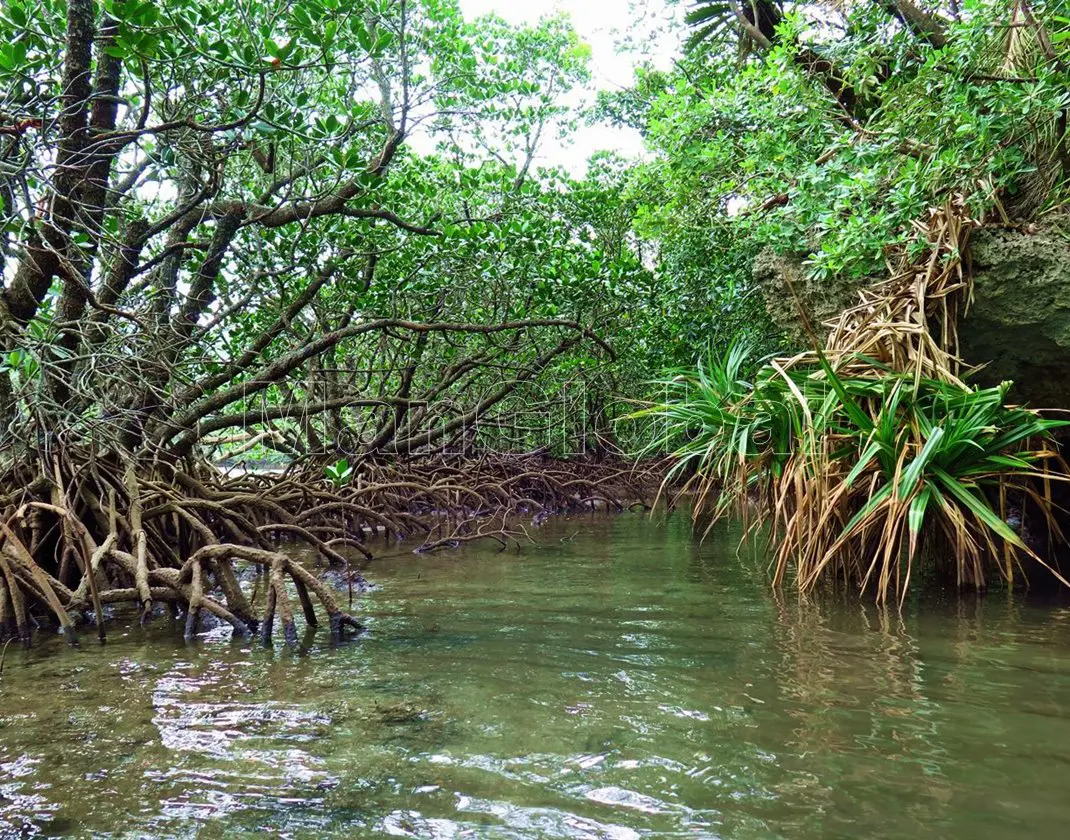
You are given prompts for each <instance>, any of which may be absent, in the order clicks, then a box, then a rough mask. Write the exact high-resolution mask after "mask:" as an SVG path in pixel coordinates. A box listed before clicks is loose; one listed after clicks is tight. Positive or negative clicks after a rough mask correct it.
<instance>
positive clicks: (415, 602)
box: [0, 516, 1070, 839]
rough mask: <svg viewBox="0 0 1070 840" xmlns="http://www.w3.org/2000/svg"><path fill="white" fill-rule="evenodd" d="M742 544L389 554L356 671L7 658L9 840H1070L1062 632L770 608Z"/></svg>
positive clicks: (313, 653)
mask: <svg viewBox="0 0 1070 840" xmlns="http://www.w3.org/2000/svg"><path fill="white" fill-rule="evenodd" d="M577 531H578V533H577ZM738 536H739V535H738V533H734V532H721V533H718V534H715V535H713V536H712V537H711V538H710V539H709V540H708V541H707V542H706V543H705V544H704V545H701V546H698V545H695V544H694V542H693V541H692V540H691V539H690V536H689V532H688V528H687V524H686V522H685V521H683V519H679V520H671V521H670V522H669V523H668V524H667V525H657V524H652V523H650V522H647V521H645V520H643V519H642V518H641V517H639V516H623V517H619V518H592V519H590V520H586V519H584V520H572V521H562V522H556V523H551V524H549V525H547V526H546V527H544V528H543V529H542V531H541V538H540V539H541V541H542V546H541V547H540V548H537V549H525V551H524V552H523V553H522V554H513V553H506V554H498V553H496V552H494V551H491V550H489V549H487V548H480V547H477V546H468V547H466V548H464V549H462V550H459V551H457V552H453V553H449V554H442V555H438V556H431V557H415V556H408V555H406V556H403V557H399V558H396V559H392V560H384V561H380V562H378V563H377V564H375V566H374V567H373V569H372V576H373V577H374V579H375V580H376V581H377V582H378V583H379V584H381V585H380V588H379V589H377V590H376V591H374V592H373V593H371V594H370V595H368V596H366V597H365V601H364V603H363V605H362V608H363V610H364V611H365V612H366V613H367V614H368V617H369V619H370V626H371V632H370V634H369V635H368V636H367V637H366V638H364V639H363V640H361V641H359V642H357V643H354V644H350V645H346V646H343V647H341V648H337V649H331V648H330V647H329V645H328V644H327V639H326V636H325V634H321V635H320V636H318V637H316V638H315V639H314V640H313V642H312V644H311V645H310V646H309V647H308V649H307V650H305V651H303V652H301V653H295V652H291V651H288V650H286V649H284V648H282V647H277V648H275V649H273V650H264V649H262V648H259V647H258V646H256V645H254V644H250V643H247V642H239V641H234V642H232V641H231V640H230V639H229V638H227V637H226V635H225V634H220V633H218V632H214V633H211V634H208V635H207V636H205V637H204V638H202V640H201V641H200V642H199V643H198V644H197V645H194V646H186V645H183V644H182V643H181V631H180V629H178V628H175V627H172V626H170V625H169V624H168V622H167V621H161V622H159V623H158V624H157V625H155V626H153V627H151V628H149V629H148V630H143V629H141V628H139V627H137V626H136V625H132V626H130V627H129V628H127V629H126V630H125V633H121V632H114V633H112V634H110V635H109V642H108V645H107V646H105V647H103V648H102V647H98V646H95V645H93V644H91V643H89V642H86V643H84V646H83V647H82V648H81V649H78V650H74V651H66V650H64V649H62V646H61V644H60V643H59V642H58V641H57V642H55V643H54V644H45V645H39V646H38V647H37V648H35V649H34V650H31V651H30V652H22V651H15V650H14V649H11V650H9V652H8V662H7V669H6V671H5V674H4V676H3V678H2V680H0V835H6V834H9V833H18V832H21V833H24V834H26V835H33V834H40V835H49V836H52V835H81V836H89V835H92V836H115V837H145V836H152V837H161V836H162V837H192V836H199V837H200V836H203V837H231V836H242V835H245V834H248V833H253V832H259V833H262V834H267V835H268V836H292V837H319V836H338V837H360V836H365V837H378V836H402V837H423V838H439V837H442V838H446V837H449V838H454V837H457V838H459V837H576V838H638V837H647V836H657V837H671V836H686V837H726V838H769V837H785V838H793V839H794V838H857V837H888V838H891V837H911V838H928V837H931V838H975V837H985V838H1000V837H1006V838H1011V837H1021V836H1030V837H1032V838H1044V837H1063V836H1065V826H1066V825H1067V824H1070V803H1068V801H1067V797H1066V796H1065V794H1064V791H1065V782H1064V774H1065V772H1066V770H1067V761H1068V759H1070V644H1068V643H1070V609H1068V608H1067V607H1066V606H1064V605H1060V604H1052V603H1050V602H1049V603H1046V604H1038V603H1032V602H1029V601H1027V600H1023V599H1021V598H1017V597H1010V596H1007V595H1003V594H999V595H992V596H989V597H988V598H983V599H982V598H964V599H959V598H947V599H945V600H940V599H938V598H931V597H930V598H928V599H927V600H925V601H924V602H923V603H917V602H912V603H911V604H909V605H908V607H907V608H906V609H905V610H904V613H903V614H902V615H900V614H898V613H895V612H887V611H881V610H878V609H876V608H875V607H873V606H871V605H860V604H859V603H858V602H857V600H851V599H849V598H839V597H836V596H834V595H832V594H828V595H825V596H823V597H821V598H819V599H817V600H814V601H800V600H799V599H797V598H795V597H794V596H782V597H779V598H778V597H774V596H773V595H772V594H771V593H770V592H769V591H768V589H767V587H766V584H765V572H764V564H763V563H762V562H761V561H758V560H755V559H752V558H746V557H737V556H736V554H735V549H736V544H737V541H738Z"/></svg>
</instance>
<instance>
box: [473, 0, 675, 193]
mask: <svg viewBox="0 0 1070 840" xmlns="http://www.w3.org/2000/svg"><path fill="white" fill-rule="evenodd" d="M460 5H461V9H462V11H463V12H464V16H465V17H466V18H467V19H469V20H471V19H472V18H475V17H478V16H479V15H484V14H488V13H491V12H493V13H494V14H497V15H499V16H500V17H502V18H505V20H507V21H510V22H513V23H518V24H519V23H535V22H536V21H538V19H539V18H540V17H542V16H544V15H550V14H555V13H558V12H562V11H563V12H566V13H568V15H569V16H570V17H571V18H572V23H573V26H575V28H576V31H577V32H578V33H579V35H580V38H582V39H583V41H585V42H586V43H587V44H589V45H590V47H591V71H592V76H593V77H594V78H593V83H592V87H593V89H594V90H603V89H604V90H614V89H620V88H624V87H628V86H630V84H631V81H632V76H633V71H634V68H635V66H636V64H638V63H639V62H640V61H641V60H643V59H645V58H648V57H649V58H652V59H653V60H654V61H655V62H656V63H657V64H658V65H659V66H666V65H668V63H669V62H670V61H671V59H672V56H673V54H674V52H675V49H676V46H677V44H676V41H675V40H674V39H672V38H669V37H666V36H664V35H663V36H662V37H660V38H656V40H655V41H653V42H650V43H647V44H645V45H644V49H645V50H647V51H648V55H647V56H641V55H637V54H635V53H633V52H628V53H621V52H619V51H618V49H617V45H618V43H619V42H620V41H621V39H622V38H623V37H625V35H627V34H631V35H632V36H633V37H634V36H635V32H634V31H632V30H634V27H635V25H636V24H637V23H638V22H639V21H640V19H641V18H642V17H643V16H644V15H645V14H648V13H650V12H651V10H652V9H653V12H654V14H655V15H657V14H658V13H663V9H664V2H663V0H460ZM601 149H610V150H614V151H618V152H620V153H621V154H624V155H627V156H629V157H638V156H639V155H641V154H642V152H643V141H642V138H640V136H639V133H638V132H636V131H632V130H630V129H626V128H614V127H610V126H583V127H581V128H580V129H579V130H578V131H577V133H576V134H575V135H574V136H573V138H572V139H571V144H570V145H567V146H563V145H561V144H560V143H558V142H557V141H556V140H555V139H552V138H547V140H546V141H544V143H543V146H542V150H541V154H540V156H539V157H538V158H536V164H540V163H541V164H543V165H546V164H559V165H562V166H564V167H566V168H567V169H568V170H569V171H571V172H572V173H573V174H575V175H581V174H582V173H583V171H584V169H585V165H586V161H587V158H588V157H590V155H591V154H592V153H594V152H596V151H599V150H601Z"/></svg>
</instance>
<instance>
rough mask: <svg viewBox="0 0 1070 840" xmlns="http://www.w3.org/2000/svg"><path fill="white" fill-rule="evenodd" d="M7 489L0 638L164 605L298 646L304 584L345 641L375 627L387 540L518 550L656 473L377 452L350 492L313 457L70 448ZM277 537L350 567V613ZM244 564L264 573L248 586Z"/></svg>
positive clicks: (628, 496) (100, 627)
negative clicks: (380, 560)
mask: <svg viewBox="0 0 1070 840" xmlns="http://www.w3.org/2000/svg"><path fill="white" fill-rule="evenodd" d="M580 472H582V473H583V476H582V477H580ZM6 485H7V486H9V487H21V488H23V489H20V490H17V491H14V492H11V493H9V494H8V495H7V497H6V499H5V500H4V502H3V507H2V508H0V638H2V637H7V636H12V637H17V638H19V639H21V640H23V641H24V642H26V643H28V642H29V640H30V638H31V635H32V631H33V629H34V628H35V627H36V626H39V625H41V624H42V623H47V624H52V625H55V626H57V627H58V628H60V629H61V632H63V633H64V634H65V635H66V636H67V638H68V640H69V641H71V642H72V643H74V641H75V638H76V636H75V625H76V623H77V620H78V619H79V618H81V617H82V616H83V615H85V616H88V615H90V614H91V615H92V616H93V619H94V621H95V625H96V632H97V633H98V635H99V637H100V639H101V640H102V641H103V640H104V639H105V633H106V629H105V618H106V608H107V607H110V606H112V605H133V606H134V607H136V609H137V610H138V612H139V615H140V618H141V621H142V622H145V621H148V620H149V619H150V618H151V617H152V615H153V613H154V608H155V607H156V605H159V604H167V605H168V606H169V608H170V609H171V610H172V611H174V613H175V614H178V613H179V611H181V613H184V616H185V636H186V638H187V639H190V638H192V637H194V636H195V635H197V634H198V633H199V632H200V631H201V626H202V617H203V616H204V615H205V614H211V615H212V616H214V617H215V619H217V620H218V621H220V622H225V623H227V624H229V625H230V626H231V627H233V628H234V631H235V633H238V634H240V635H242V636H251V635H253V634H259V636H260V639H261V640H262V641H263V642H264V643H265V644H269V643H270V642H271V638H272V633H273V631H274V629H275V627H276V623H277V624H278V627H279V628H280V629H281V631H282V633H283V635H284V637H285V639H286V641H287V642H288V643H290V644H296V642H297V629H296V621H295V604H294V599H293V596H294V595H296V602H297V603H296V606H297V607H299V608H300V610H301V612H302V613H303V616H304V621H305V624H306V626H308V627H317V626H319V623H320V620H319V617H318V616H317V610H319V611H321V612H322V613H325V614H326V621H327V626H328V627H329V630H330V634H331V637H332V639H335V640H338V639H341V638H342V637H343V635H344V634H345V633H346V631H347V629H348V630H350V631H357V632H359V631H360V630H361V629H362V627H361V624H360V623H359V622H358V621H357V619H356V618H354V617H353V616H352V615H351V613H350V612H349V610H352V606H353V591H354V588H356V589H358V590H362V589H363V588H364V587H365V585H366V581H365V580H364V578H363V577H362V576H361V574H360V572H359V571H357V570H356V569H353V568H351V566H352V565H353V563H354V559H355V558H358V559H359V561H360V562H361V563H366V562H367V561H369V560H371V559H372V557H373V550H372V547H371V544H372V543H373V542H374V541H376V540H380V541H383V540H386V541H389V540H399V541H400V540H403V539H406V538H409V537H412V536H413V535H419V536H421V537H422V538H423V542H422V544H421V545H419V546H418V547H417V549H416V550H417V551H432V550H435V549H438V548H444V547H452V546H455V545H458V544H460V543H462V542H467V541H470V540H473V539H493V540H497V541H498V542H499V543H501V544H502V545H503V546H505V545H508V544H509V542H511V541H519V540H520V539H522V538H526V537H527V534H526V532H525V531H524V530H523V528H511V527H510V526H509V524H508V523H509V521H510V518H511V517H514V516H515V515H518V514H526V513H532V514H535V515H536V517H537V518H538V517H539V516H545V515H549V514H550V513H553V512H558V511H564V510H584V509H598V508H606V509H618V510H619V509H621V508H622V506H624V505H627V504H628V503H629V502H631V501H637V500H641V499H642V497H643V493H644V490H645V488H646V487H647V486H649V480H648V477H647V476H645V475H644V474H642V473H639V472H636V471H634V470H631V469H628V468H620V467H619V466H602V465H596V464H593V463H584V464H583V466H582V470H581V469H578V468H577V467H576V466H574V465H571V464H569V463H568V462H551V461H549V460H548V459H541V458H537V457H535V456H526V457H525V456H496V457H490V456H488V457H485V458H481V459H467V460H463V461H450V460H448V459H444V458H433V459H432V458H429V459H426V460H423V461H413V462H412V463H408V464H378V463H374V462H371V461H369V462H367V463H363V464H358V465H356V468H355V469H354V471H353V474H352V477H351V479H350V480H349V481H348V482H347V483H346V484H345V486H340V487H339V486H334V485H333V484H332V483H331V482H329V481H327V480H325V479H324V478H323V472H322V465H319V464H312V463H306V464H297V465H294V466H292V467H291V468H290V469H288V470H287V471H286V472H285V473H283V474H281V475H268V474H252V473H243V474H240V475H229V476H228V475H226V474H224V473H222V472H220V471H219V470H218V469H216V468H215V467H212V466H210V465H208V464H205V463H203V462H200V463H190V462H183V463H163V462H160V461H157V462H154V463H149V464H146V463H135V462H133V461H127V462H125V463H122V462H119V461H118V460H115V459H112V460H109V459H105V458H102V457H96V456H94V455H93V454H92V453H90V452H88V451H87V452H81V451H77V450H73V449H67V450H64V451H56V452H53V453H51V456H50V460H49V461H47V462H46V461H45V460H44V459H42V460H41V461H39V462H38V464H37V467H36V470H34V474H30V471H29V470H26V471H25V472H23V473H15V474H12V475H10V476H9V477H8V479H7V482H6ZM280 543H297V544H303V545H304V546H306V547H308V548H310V549H311V550H313V551H314V552H315V553H316V554H317V555H318V557H319V559H320V560H321V561H324V562H326V563H327V564H328V565H331V566H334V567H337V568H341V569H344V570H345V577H346V580H347V582H348V586H349V603H348V607H347V609H343V608H342V606H340V604H339V601H338V598H337V597H336V595H335V593H334V592H333V591H332V589H331V587H329V586H327V585H326V584H325V583H324V582H323V581H322V580H321V579H320V578H319V577H318V576H317V575H316V574H313V572H311V571H310V570H309V569H308V568H306V565H303V564H302V563H301V562H300V561H299V560H298V559H297V558H296V556H295V554H292V553H290V552H286V551H282V550H280ZM241 567H244V568H245V569H249V568H251V569H253V570H255V579H256V586H255V587H254V588H253V591H252V592H251V593H250V592H247V591H246V589H243V587H242V583H241V575H240V574H239V568H241ZM258 595H259V597H257V596H258Z"/></svg>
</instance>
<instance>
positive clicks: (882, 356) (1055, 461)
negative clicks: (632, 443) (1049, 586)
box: [637, 204, 1070, 601]
mask: <svg viewBox="0 0 1070 840" xmlns="http://www.w3.org/2000/svg"><path fill="white" fill-rule="evenodd" d="M973 224H974V223H973V222H971V221H970V220H969V219H968V218H967V217H965V216H964V214H963V212H962V210H961V207H959V206H957V205H952V204H949V205H948V206H947V207H945V208H943V209H942V210H934V211H933V213H932V217H931V219H930V222H929V223H928V224H927V225H919V229H920V230H921V231H922V233H924V235H926V236H927V237H928V243H927V246H928V247H927V250H926V251H925V252H924V253H923V254H922V256H921V257H920V258H919V259H918V261H916V262H911V261H909V260H908V259H906V258H905V257H904V260H903V263H902V265H901V267H900V268H899V269H898V270H897V271H896V272H894V273H893V275H892V276H891V277H889V279H888V280H886V281H885V282H884V283H883V284H879V285H877V286H875V287H872V288H870V289H868V290H865V291H864V292H863V293H862V300H861V303H860V304H859V305H858V306H857V307H855V308H853V309H851V310H848V311H847V312H844V313H843V314H842V315H841V317H840V319H839V321H838V322H837V323H836V324H834V325H831V327H832V329H831V332H830V334H829V337H828V339H827V342H826V344H825V348H824V349H820V346H819V343H818V341H817V338H816V334H815V332H814V330H813V328H812V326H811V325H810V324H809V322H808V320H807V317H806V314H805V308H804V306H803V304H802V302H801V301H800V315H801V317H802V320H803V321H804V324H805V327H806V329H807V331H808V332H809V333H810V335H811V338H812V340H813V344H814V348H815V349H814V350H813V351H810V352H806V353H800V354H798V355H796V356H794V357H791V358H781V359H775V358H774V359H768V360H766V361H765V363H764V364H761V365H760V366H759V367H758V370H757V373H755V375H754V376H753V379H752V381H747V380H746V379H745V378H744V372H745V371H746V370H747V369H748V365H750V367H751V368H752V369H753V367H755V365H754V363H752V362H751V360H750V354H749V353H748V351H747V349H746V348H745V347H744V346H743V345H736V346H734V347H732V348H731V349H730V350H729V351H728V352H727V353H725V354H724V355H722V356H719V357H718V356H714V357H708V358H707V359H706V360H704V361H703V362H702V363H701V364H699V365H698V367H697V369H696V370H690V371H675V372H671V373H670V374H669V375H668V376H667V378H665V379H664V380H662V381H661V382H660V387H661V388H663V389H664V391H663V395H664V396H663V399H662V400H661V401H660V402H658V403H655V404H652V405H649V406H647V407H646V408H643V409H641V410H640V411H639V412H637V415H639V416H645V417H648V418H651V417H652V418H656V419H658V420H659V421H660V424H661V425H660V433H659V434H657V435H655V436H654V439H653V440H652V442H651V444H650V447H649V448H650V449H651V450H662V451H664V450H665V449H669V450H670V451H673V452H674V453H675V456H676V459H677V463H676V465H675V467H674V468H673V470H672V471H671V472H670V474H669V476H668V478H667V479H666V481H667V482H669V483H671V482H673V481H675V480H677V479H680V478H682V477H683V476H685V475H690V476H691V477H690V478H689V479H688V480H687V481H686V482H685V483H684V486H685V488H686V489H692V490H694V491H695V505H694V510H695V513H696V516H698V515H701V514H703V513H706V512H709V513H712V514H713V517H712V521H716V520H717V518H719V517H720V516H722V515H724V514H726V513H728V512H730V511H736V512H739V513H740V514H742V515H743V516H745V517H752V518H754V517H756V519H755V521H754V523H753V524H754V525H767V526H768V533H769V535H770V538H771V540H772V543H773V545H774V579H775V581H776V582H777V583H779V582H781V581H783V580H784V578H785V577H786V575H787V574H788V572H789V570H793V571H794V574H795V580H796V582H797V584H798V586H799V588H800V589H802V590H804V591H805V590H809V589H811V588H813V587H814V586H815V585H816V584H817V583H818V581H820V580H822V579H823V578H827V577H840V578H844V579H847V580H851V581H855V582H857V583H858V584H859V585H860V586H861V587H862V588H863V589H869V588H871V587H872V588H873V589H874V590H875V593H876V596H877V598H878V600H881V601H885V600H887V599H888V597H889V596H890V595H891V594H893V593H895V594H897V595H898V596H899V597H900V598H902V597H904V596H905V594H906V592H907V589H908V587H909V584H910V581H911V577H912V576H913V574H914V573H915V571H916V569H915V564H916V562H917V561H918V559H919V558H920V557H923V556H924V557H925V558H926V559H928V560H929V561H930V562H931V563H932V564H933V565H946V564H947V563H948V562H950V565H951V566H952V567H953V569H954V576H955V579H956V580H957V582H958V583H959V584H960V585H964V586H973V587H978V588H980V587H983V586H984V585H985V583H986V581H987V579H988V578H989V576H990V574H989V573H990V571H992V569H998V571H999V573H1001V574H1002V575H1003V577H1004V578H1005V579H1006V580H1007V581H1008V582H1013V581H1014V580H1015V578H1016V577H1017V576H1019V574H1020V572H1021V571H1022V564H1023V562H1024V561H1033V562H1036V563H1038V564H1040V565H1042V566H1045V567H1047V568H1048V569H1049V570H1050V571H1051V572H1052V573H1053V574H1054V575H1055V576H1056V577H1057V578H1058V579H1059V580H1060V581H1062V582H1063V583H1066V584H1067V585H1070V583H1067V581H1066V579H1065V578H1063V576H1062V575H1061V574H1060V572H1059V571H1058V569H1057V568H1055V567H1054V566H1053V565H1052V564H1051V562H1050V560H1049V559H1048V558H1046V557H1042V556H1041V554H1040V553H1039V552H1038V551H1037V550H1036V549H1035V548H1034V547H1033V546H1031V545H1030V544H1029V543H1028V542H1027V541H1026V540H1025V539H1023V537H1022V534H1021V528H1019V530H1016V529H1015V527H1012V525H1011V524H1010V522H1009V521H1008V520H1014V519H1015V518H1019V519H1020V518H1022V517H1023V516H1024V515H1025V513H1027V512H1028V514H1029V515H1030V516H1032V517H1034V519H1037V520H1039V522H1034V523H1032V524H1033V525H1034V530H1039V529H1037V528H1036V527H1035V526H1036V525H1038V524H1039V525H1040V526H1041V528H1043V529H1044V530H1046V531H1047V533H1048V535H1049V543H1051V542H1053V541H1055V540H1060V539H1061V538H1062V533H1061V531H1060V529H1059V524H1058V521H1057V518H1056V515H1055V514H1056V507H1055V504H1054V502H1053V496H1052V488H1053V484H1054V483H1055V482H1060V481H1067V480H1070V468H1068V466H1067V464H1066V462H1065V461H1064V460H1063V458H1062V457H1061V456H1060V454H1059V448H1058V444H1057V441H1056V440H1055V436H1054V433H1055V431H1056V430H1057V429H1059V428H1061V427H1064V426H1066V425H1070V421H1067V420H1059V419H1053V418H1050V417H1045V416H1042V415H1041V414H1040V413H1039V412H1037V411H1034V410H1032V409H1029V408H1025V407H1022V406H1017V405H1014V404H1012V403H1011V402H1010V401H1009V399H1008V389H1009V387H1010V383H1006V382H1005V383H1002V384H1001V385H999V386H996V387H989V388H977V387H972V386H970V385H969V384H967V382H966V381H965V380H964V379H963V373H962V370H961V368H962V365H961V363H960V362H959V360H958V359H957V358H956V357H955V356H954V354H953V353H952V352H951V350H952V348H954V347H957V344H958V341H957V333H956V324H957V319H958V317H959V316H960V315H961V314H962V312H963V311H964V310H965V308H966V307H967V305H968V303H969V300H970V295H971V291H972V290H971V287H970V282H969V277H968V275H967V273H966V271H965V270H964V268H963V266H962V263H961V254H962V253H964V251H965V246H966V243H967V240H968V237H969V231H970V229H971V227H972V226H973ZM1012 507H1016V508H1018V509H1019V512H1018V513H1016V514H1014V515H1013V516H1012V510H1011V508H1012ZM1024 524H1025V523H1019V525H1020V526H1021V525H1024Z"/></svg>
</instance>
